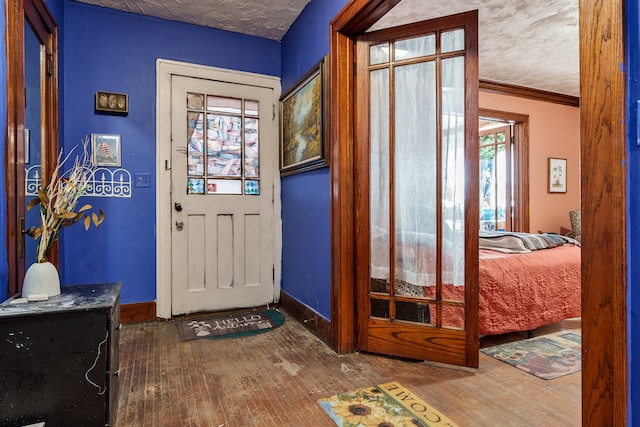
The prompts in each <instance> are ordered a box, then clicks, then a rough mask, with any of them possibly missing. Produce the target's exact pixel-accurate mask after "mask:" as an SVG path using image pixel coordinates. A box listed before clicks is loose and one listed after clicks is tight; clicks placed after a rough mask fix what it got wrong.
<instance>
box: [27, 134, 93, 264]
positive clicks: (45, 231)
mask: <svg viewBox="0 0 640 427" xmlns="http://www.w3.org/2000/svg"><path fill="white" fill-rule="evenodd" d="M82 145H83V152H82V154H81V155H77V156H76V157H75V160H74V163H73V165H72V166H71V168H69V169H68V170H64V166H65V164H66V163H67V162H68V161H69V159H70V157H71V154H73V151H74V150H75V149H76V148H77V146H76V147H74V148H73V149H72V150H71V151H70V152H69V154H67V155H66V156H64V157H63V151H62V150H60V153H59V154H58V159H57V162H56V165H55V167H54V169H53V171H52V173H51V178H50V180H49V182H47V183H46V185H45V186H44V187H43V188H40V189H38V197H36V198H34V199H33V200H31V202H30V203H29V204H28V206H27V210H30V209H32V208H34V207H35V206H38V205H40V218H41V224H40V227H38V228H36V230H35V233H34V235H33V238H34V239H36V240H37V239H38V238H40V241H39V242H38V247H37V254H36V261H37V262H39V263H41V262H46V261H47V254H48V253H49V250H50V249H51V246H53V244H54V243H55V242H56V240H57V239H58V236H59V234H60V230H61V229H62V227H68V226H70V225H73V224H75V223H76V222H78V221H80V220H82V222H83V224H84V228H85V230H89V228H90V227H91V224H92V223H93V225H94V226H95V227H96V228H97V227H98V226H100V224H102V222H103V221H104V212H103V211H102V209H100V210H99V213H96V212H91V209H92V206H91V205H89V204H85V205H83V206H82V207H81V208H80V209H78V210H77V211H76V205H77V204H78V199H80V197H81V196H82V195H83V194H84V193H85V192H86V191H87V190H88V189H90V188H91V185H92V179H93V174H94V172H95V169H96V166H95V164H93V162H92V160H91V156H90V154H89V152H88V146H89V138H85V139H84V140H83V141H82Z"/></svg>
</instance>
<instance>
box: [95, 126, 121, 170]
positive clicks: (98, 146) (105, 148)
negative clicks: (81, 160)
mask: <svg viewBox="0 0 640 427" xmlns="http://www.w3.org/2000/svg"><path fill="white" fill-rule="evenodd" d="M91 153H92V155H93V161H94V163H95V164H96V166H120V135H103V134H95V133H94V134H91Z"/></svg>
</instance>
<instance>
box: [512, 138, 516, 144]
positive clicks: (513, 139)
mask: <svg viewBox="0 0 640 427" xmlns="http://www.w3.org/2000/svg"><path fill="white" fill-rule="evenodd" d="M515 143H516V137H515V136H512V137H511V145H515Z"/></svg>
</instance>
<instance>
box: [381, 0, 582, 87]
mask: <svg viewBox="0 0 640 427" xmlns="http://www.w3.org/2000/svg"><path fill="white" fill-rule="evenodd" d="M473 9H478V21H479V22H478V33H479V34H478V45H479V48H478V56H479V62H480V64H479V67H480V68H479V73H480V78H481V79H484V80H493V81H497V82H502V83H509V84H515V85H519V86H526V87H532V88H536V89H542V90H548V91H551V92H558V93H564V94H567V95H573V96H578V95H579V93H580V55H579V41H578V36H579V35H578V0H535V1H532V0H447V1H442V0H402V1H401V2H400V3H399V4H398V5H397V6H396V7H395V8H393V9H392V10H391V11H390V12H389V13H387V14H386V15H385V16H384V17H383V18H382V19H381V20H379V21H378V22H377V23H376V24H375V25H374V26H373V27H372V28H371V30H375V29H382V28H386V27H392V26H395V25H400V24H407V23H410V22H415V21H421V20H425V19H431V18H436V17H439V16H446V15H452V14H454V13H460V12H466V11H469V10H473Z"/></svg>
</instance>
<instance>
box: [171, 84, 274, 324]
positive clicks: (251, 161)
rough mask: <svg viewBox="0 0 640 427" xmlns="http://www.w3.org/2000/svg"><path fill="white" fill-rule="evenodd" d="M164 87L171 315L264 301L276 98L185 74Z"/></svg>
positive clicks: (270, 287)
mask: <svg viewBox="0 0 640 427" xmlns="http://www.w3.org/2000/svg"><path fill="white" fill-rule="evenodd" d="M171 88H172V89H171V207H170V208H171V210H172V214H171V225H172V231H171V263H172V265H171V271H172V274H171V282H172V304H171V305H172V307H171V312H172V315H177V314H185V313H190V312H196V311H213V310H226V309H233V308H240V307H255V306H259V305H266V304H268V303H271V302H273V301H274V300H276V299H277V296H276V295H275V287H274V269H275V267H274V262H275V259H276V257H275V254H274V249H275V245H274V237H275V236H274V233H275V232H274V203H273V202H274V185H273V181H274V174H275V173H276V170H275V161H274V159H275V157H274V156H275V155H276V152H277V149H276V148H274V147H277V141H275V137H274V135H275V132H274V128H273V127H274V126H275V111H274V108H275V107H274V105H273V102H272V100H273V96H274V94H273V90H272V89H269V88H264V87H256V86H247V85H242V84H235V83H222V82H219V81H213V80H207V79H200V78H192V77H182V76H173V77H172V81H171Z"/></svg>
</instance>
